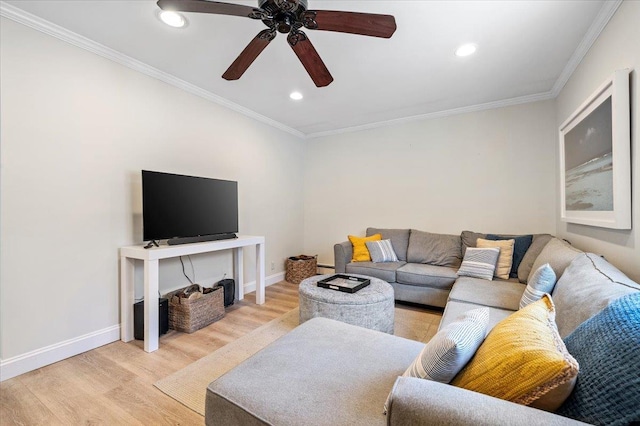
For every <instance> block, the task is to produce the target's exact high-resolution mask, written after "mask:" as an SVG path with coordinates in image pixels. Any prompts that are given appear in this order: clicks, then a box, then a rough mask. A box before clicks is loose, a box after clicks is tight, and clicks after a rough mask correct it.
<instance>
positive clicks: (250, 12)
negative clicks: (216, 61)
mask: <svg viewBox="0 0 640 426" xmlns="http://www.w3.org/2000/svg"><path fill="white" fill-rule="evenodd" d="M158 6H159V7H160V9H162V10H170V11H175V12H200V13H213V14H218V15H232V16H244V17H246V18H251V19H259V20H261V21H262V22H263V23H264V24H265V25H266V26H267V27H268V29H266V30H262V31H260V33H258V35H257V36H255V38H254V39H253V40H251V42H250V43H249V44H248V45H247V47H245V49H244V50H243V51H242V53H240V56H238V58H237V59H236V60H235V61H234V62H233V63H232V64H231V66H230V67H229V68H228V69H227V71H225V73H224V74H223V75H222V78H224V79H225V80H237V79H239V78H240V77H242V74H244V72H245V71H246V70H247V69H248V68H249V66H250V65H251V64H252V63H253V61H255V60H256V58H257V57H258V55H260V53H261V52H262V51H263V50H264V49H265V48H266V47H267V45H268V44H269V43H270V42H271V40H273V39H274V38H275V36H276V33H277V32H280V33H283V34H289V35H288V36H287V41H288V42H289V45H290V46H291V48H292V49H293V51H294V52H295V54H296V55H297V56H298V59H300V62H302V65H303V66H304V68H305V69H306V70H307V73H309V76H310V77H311V79H312V80H313V82H314V83H315V85H316V86H317V87H324V86H328V85H329V84H331V82H332V81H333V77H332V76H331V73H329V70H328V69H327V67H326V66H325V64H324V62H323V61H322V59H321V58H320V55H318V52H317V51H316V49H315V48H314V47H313V44H311V41H310V40H309V38H308V37H307V35H306V34H305V33H304V32H303V31H301V30H300V29H301V28H302V27H304V28H306V29H308V30H321V31H336V32H341V33H351V34H360V35H365V36H372V37H383V38H390V37H391V36H392V35H393V33H394V32H395V30H396V20H395V19H394V17H393V16H391V15H379V14H373V13H358V12H341V11H334V10H307V0H258V7H257V8H255V7H251V6H244V5H239V4H232V3H223V2H217V1H208V0H159V1H158Z"/></svg>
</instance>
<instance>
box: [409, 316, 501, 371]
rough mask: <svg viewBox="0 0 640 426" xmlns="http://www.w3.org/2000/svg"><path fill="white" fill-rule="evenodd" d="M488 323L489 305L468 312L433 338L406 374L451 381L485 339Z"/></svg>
mask: <svg viewBox="0 0 640 426" xmlns="http://www.w3.org/2000/svg"><path fill="white" fill-rule="evenodd" d="M488 324H489V308H478V309H473V310H470V311H467V312H465V313H464V314H462V315H461V316H459V317H458V318H456V319H455V320H454V321H453V322H452V323H450V324H448V325H447V326H446V327H444V328H443V329H442V330H440V331H439V332H438V333H437V334H436V335H435V336H433V338H432V339H431V340H429V343H427V345H426V346H425V347H424V349H422V352H420V354H419V355H418V357H417V358H416V359H415V360H414V361H413V363H412V364H411V365H410V366H409V368H407V371H405V372H404V374H403V376H404V377H418V378H421V379H427V380H433V381H436V382H440V383H449V382H450V381H451V380H453V378H454V377H455V376H456V374H458V372H459V371H460V370H462V368H463V367H464V366H465V365H467V363H468V362H469V360H470V359H471V357H473V355H474V354H475V353H476V350H477V349H478V348H479V347H480V344H482V342H483V341H484V337H485V335H486V333H487V325H488Z"/></svg>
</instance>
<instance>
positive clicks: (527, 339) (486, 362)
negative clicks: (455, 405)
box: [451, 294, 578, 411]
mask: <svg viewBox="0 0 640 426" xmlns="http://www.w3.org/2000/svg"><path fill="white" fill-rule="evenodd" d="M577 375H578V362H577V361H576V360H575V359H574V358H573V357H572V356H571V355H570V354H569V352H567V348H566V347H565V345H564V343H563V341H562V339H561V338H560V335H559V333H558V328H557V327H556V324H555V307H554V305H553V302H552V300H551V297H550V296H549V295H548V294H545V295H544V296H543V297H542V299H540V300H538V301H537V302H533V303H531V304H530V305H528V306H526V307H524V308H522V309H520V310H519V311H516V312H515V313H513V314H511V315H510V316H509V317H507V318H505V319H504V320H502V321H501V322H499V323H498V324H497V325H496V326H495V327H494V328H493V329H492V330H491V332H489V335H488V336H487V338H486V339H485V341H484V342H483V343H482V345H480V348H478V351H477V352H476V354H475V356H474V357H473V358H472V359H471V361H470V362H469V363H468V364H467V365H466V366H465V368H464V369H463V370H462V371H461V372H460V373H459V374H458V375H457V376H456V377H455V378H454V379H453V381H452V382H451V384H452V385H454V386H458V387H461V388H464V389H469V390H472V391H475V392H480V393H484V394H486V395H491V396H494V397H496V398H501V399H506V400H507V401H512V402H516V403H519V404H524V405H531V406H535V407H538V408H542V409H546V410H548V411H553V410H555V409H557V408H558V407H560V405H562V403H563V402H564V400H565V399H566V398H567V397H569V395H570V394H571V391H572V390H573V385H574V384H575V378H576V377H577ZM549 399H552V400H551V401H550V400H549Z"/></svg>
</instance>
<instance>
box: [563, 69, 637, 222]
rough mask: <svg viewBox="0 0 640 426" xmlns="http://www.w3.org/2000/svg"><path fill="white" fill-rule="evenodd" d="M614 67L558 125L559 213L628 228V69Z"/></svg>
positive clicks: (572, 219) (567, 218)
mask: <svg viewBox="0 0 640 426" xmlns="http://www.w3.org/2000/svg"><path fill="white" fill-rule="evenodd" d="M630 72H631V70H629V69H622V70H617V71H615V72H614V73H613V75H612V76H611V77H610V78H608V79H607V80H606V81H605V82H604V83H603V84H602V85H601V86H600V87H598V89H597V90H596V91H595V92H593V93H592V94H591V96H589V97H588V98H587V99H586V100H585V101H584V102H583V103H582V105H580V107H578V109H577V110H576V111H575V112H574V113H573V114H571V116H570V117H569V118H568V119H567V120H566V121H565V122H564V123H562V125H561V126H560V138H559V139H560V141H559V145H560V205H561V209H560V210H561V213H560V218H561V220H562V221H564V222H569V223H578V224H582V225H590V226H598V227H602V228H612V229H631V226H632V225H631V126H630V124H631V122H630V105H629V99H630V98H629V74H630Z"/></svg>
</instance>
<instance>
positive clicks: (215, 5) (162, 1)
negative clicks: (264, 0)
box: [158, 0, 260, 17]
mask: <svg viewBox="0 0 640 426" xmlns="http://www.w3.org/2000/svg"><path fill="white" fill-rule="evenodd" d="M158 7H159V8H160V9H162V10H171V11H175V12H200V13H215V14H218V15H233V16H244V17H250V15H251V14H253V13H254V12H256V11H260V9H257V8H255V7H251V6H244V5H241V4H231V3H222V2H219V1H205V0H158Z"/></svg>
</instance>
